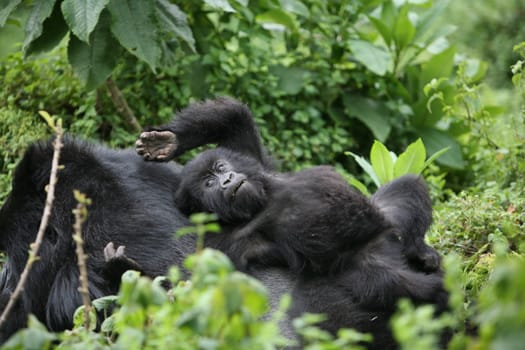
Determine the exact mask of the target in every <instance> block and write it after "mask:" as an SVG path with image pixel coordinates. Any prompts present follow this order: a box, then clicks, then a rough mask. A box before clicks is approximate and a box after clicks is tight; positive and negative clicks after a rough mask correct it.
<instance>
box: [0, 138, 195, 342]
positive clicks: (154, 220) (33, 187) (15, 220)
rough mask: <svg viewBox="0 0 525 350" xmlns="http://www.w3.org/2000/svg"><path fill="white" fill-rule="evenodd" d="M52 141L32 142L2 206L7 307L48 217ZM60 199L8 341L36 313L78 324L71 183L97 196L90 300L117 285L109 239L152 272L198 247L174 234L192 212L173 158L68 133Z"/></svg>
mask: <svg viewBox="0 0 525 350" xmlns="http://www.w3.org/2000/svg"><path fill="white" fill-rule="evenodd" d="M52 153H53V146H52V144H51V142H40V143H37V144H34V145H32V146H30V147H29V148H28V150H27V151H26V153H25V155H24V157H23V159H22V161H21V162H20V163H19V164H18V166H17V168H16V170H15V173H14V178H13V187H12V191H11V193H10V195H9V197H8V198H7V200H6V202H5V204H4V205H3V207H2V209H1V210H0V250H2V251H3V252H6V254H7V262H6V263H5V265H4V266H3V270H2V272H1V277H0V288H1V294H0V310H3V309H4V307H5V305H6V303H7V301H8V299H9V297H10V295H11V293H12V292H13V290H14V288H15V286H16V283H17V282H18V280H19V278H20V274H21V272H22V269H23V267H24V265H25V263H26V260H27V257H28V250H29V244H30V243H31V242H33V241H34V239H35V236H36V232H37V231H38V226H39V223H40V219H41V216H42V212H43V208H44V201H45V197H46V189H45V188H46V185H47V184H48V182H49V176H50V168H51V159H52ZM60 164H61V165H63V169H62V170H60V171H59V174H58V182H57V185H56V193H55V195H56V197H55V202H54V206H53V209H52V215H51V217H50V221H49V225H48V228H47V231H46V233H45V236H44V241H43V243H42V246H41V248H40V251H39V252H38V255H39V260H38V261H36V262H35V263H34V265H33V268H32V270H31V272H30V274H29V277H28V280H27V283H26V285H25V288H24V290H23V293H22V294H21V297H20V298H19V299H18V302H17V304H16V305H15V308H14V309H13V310H11V312H10V316H9V318H8V319H7V322H5V323H4V326H3V327H2V329H0V339H2V340H5V339H6V338H7V337H8V336H9V335H10V334H12V333H13V332H14V331H16V330H18V329H20V328H22V327H24V326H25V324H26V321H27V316H28V314H29V313H33V314H34V315H35V316H36V317H37V318H38V319H39V320H40V321H42V322H43V323H44V324H46V325H47V326H48V327H49V328H50V329H52V330H56V331H59V330H63V329H65V328H68V327H70V326H71V325H72V317H73V312H74V310H75V309H76V308H77V307H78V306H79V305H81V304H82V300H81V296H80V294H79V292H78V290H77V288H78V280H79V278H78V274H79V273H78V267H77V262H76V261H77V258H76V254H75V244H74V242H73V239H72V225H73V221H74V218H73V214H72V210H73V208H75V206H76V202H75V200H74V198H73V189H77V190H79V191H81V192H83V193H85V194H86V195H87V196H88V197H90V198H91V199H92V203H93V204H92V205H91V206H90V207H89V215H88V218H87V221H86V222H85V224H84V228H83V235H84V241H85V251H86V253H87V255H88V259H87V269H88V278H89V294H90V297H91V298H92V299H94V298H99V297H102V296H104V295H109V294H115V293H116V292H117V291H118V282H119V281H120V276H118V272H116V275H115V271H113V270H112V269H107V268H106V267H107V264H106V261H105V258H104V247H105V246H106V245H107V244H108V242H114V244H116V245H124V246H126V254H127V255H128V256H129V257H130V258H132V259H135V260H136V261H137V262H139V263H140V265H141V269H142V271H143V272H144V273H145V274H147V275H149V276H157V275H161V274H164V273H165V272H166V271H167V268H168V267H169V266H170V265H173V264H177V265H180V263H181V262H182V261H183V259H184V257H185V256H186V255H187V254H188V253H190V252H192V251H193V248H194V239H193V237H189V236H184V237H181V238H179V239H177V240H176V239H174V238H173V233H174V232H175V231H176V230H177V228H179V227H181V226H184V225H185V224H186V218H185V217H184V216H183V215H181V213H180V212H179V211H178V210H177V208H175V206H174V204H173V193H174V192H175V191H176V189H177V187H178V183H179V170H180V169H178V168H177V166H176V165H175V164H151V163H147V162H144V161H143V160H142V159H140V157H137V155H136V154H135V152H134V151H132V150H127V151H116V150H110V149H107V148H104V147H101V146H97V145H93V144H90V143H86V142H83V141H78V140H74V139H71V138H65V140H64V147H63V148H62V151H61V157H60Z"/></svg>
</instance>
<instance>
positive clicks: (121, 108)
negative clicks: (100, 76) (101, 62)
mask: <svg viewBox="0 0 525 350" xmlns="http://www.w3.org/2000/svg"><path fill="white" fill-rule="evenodd" d="M106 86H107V88H108V91H109V96H110V97H111V101H113V104H114V105H115V107H117V111H118V112H119V113H120V114H121V115H122V116H124V117H125V118H126V119H127V121H128V123H129V124H130V125H131V126H133V127H134V128H135V129H136V131H140V130H142V128H141V127H140V124H139V122H138V121H137V118H135V114H134V113H133V111H132V110H131V108H130V107H129V105H128V103H127V102H126V99H125V98H124V95H122V92H121V91H120V89H119V88H118V86H117V84H115V82H114V81H113V79H111V78H108V79H107V80H106Z"/></svg>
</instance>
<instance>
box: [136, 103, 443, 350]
mask: <svg viewBox="0 0 525 350" xmlns="http://www.w3.org/2000/svg"><path fill="white" fill-rule="evenodd" d="M208 143H216V144H217V148H215V149H211V150H207V151H204V152H202V153H200V154H199V155H198V156H197V157H195V158H194V159H193V160H191V161H190V162H188V164H186V166H185V167H184V169H183V171H182V174H181V175H182V176H181V178H182V181H181V183H180V186H179V189H178V191H177V194H176V202H177V205H178V207H179V209H181V211H182V212H184V213H186V214H191V213H194V212H212V213H216V214H217V216H218V217H219V220H220V223H221V227H222V233H221V234H218V235H217V234H210V235H207V237H206V244H207V245H208V246H211V247H214V248H218V249H220V250H222V251H224V252H225V253H226V254H227V255H228V256H229V257H230V258H231V259H232V261H233V262H234V263H235V265H236V266H237V267H238V268H239V269H242V270H249V269H250V268H251V267H253V266H257V265H264V266H286V267H287V268H289V269H290V270H291V271H292V272H294V274H296V275H297V276H298V281H297V283H296V285H295V287H294V289H293V291H292V296H293V300H294V303H293V307H292V310H291V313H292V315H294V316H297V315H299V314H301V313H302V312H305V311H308V312H322V313H325V314H327V316H328V320H327V321H326V322H325V323H324V324H323V325H322V326H323V327H324V328H325V329H327V330H330V331H332V332H335V331H337V329H338V328H340V327H343V326H344V327H353V328H356V329H358V330H360V331H365V332H371V333H373V335H374V339H375V342H374V344H373V347H374V348H381V347H384V346H393V345H394V344H395V343H394V341H393V339H392V337H391V335H390V332H389V330H388V319H389V316H390V315H391V314H392V313H393V311H394V310H395V305H396V302H397V300H398V299H399V298H402V297H408V298H411V299H412V301H414V302H416V303H435V304H437V305H438V307H439V309H443V308H445V307H446V303H447V294H446V292H445V291H444V290H443V287H442V279H441V275H440V273H439V271H438V268H439V255H438V254H437V252H436V251H435V250H434V249H432V248H431V247H429V246H427V245H426V244H425V243H424V235H425V232H426V230H427V229H428V227H429V225H430V223H431V219H432V210H431V204H430V199H429V197H428V193H427V191H426V187H425V185H424V183H422V181H421V180H420V179H419V178H418V177H417V176H405V177H403V178H400V179H398V180H396V181H394V182H392V183H390V184H389V185H387V186H385V187H383V188H381V189H380V190H379V191H378V192H377V193H376V195H374V196H373V197H372V198H371V199H370V200H369V199H368V198H366V197H365V196H363V195H362V194H361V193H359V192H357V191H355V190H353V189H352V188H351V187H350V186H349V185H348V184H347V183H346V182H345V181H344V179H343V178H342V177H341V176H340V175H339V174H337V173H336V172H335V171H334V169H333V168H331V167H327V166H319V167H313V168H310V169H306V170H303V171H299V172H295V173H279V172H275V171H274V170H273V162H272V160H271V159H270V158H269V157H268V156H267V153H266V151H265V149H264V148H263V146H262V145H261V141H260V136H259V132H258V130H257V128H256V126H255V124H254V121H253V118H252V116H251V113H250V111H249V110H248V108H247V107H246V106H244V105H242V104H240V103H239V102H237V101H234V100H231V99H226V98H221V99H217V100H214V101H207V102H204V103H200V104H195V105H192V106H190V107H188V108H187V109H185V110H183V111H182V112H180V113H179V114H178V115H177V117H176V118H175V119H174V120H173V121H172V122H171V123H170V124H168V125H165V126H162V127H157V128H152V129H149V131H146V132H143V133H142V134H141V136H140V139H139V140H138V141H137V144H136V146H137V147H136V148H137V151H138V153H139V154H140V155H142V156H143V157H144V159H146V160H156V161H166V160H169V159H173V158H175V157H177V156H179V155H180V154H182V153H183V152H185V151H186V150H189V149H191V148H194V147H197V146H200V145H203V144H208ZM423 271H426V272H431V273H424V272H423Z"/></svg>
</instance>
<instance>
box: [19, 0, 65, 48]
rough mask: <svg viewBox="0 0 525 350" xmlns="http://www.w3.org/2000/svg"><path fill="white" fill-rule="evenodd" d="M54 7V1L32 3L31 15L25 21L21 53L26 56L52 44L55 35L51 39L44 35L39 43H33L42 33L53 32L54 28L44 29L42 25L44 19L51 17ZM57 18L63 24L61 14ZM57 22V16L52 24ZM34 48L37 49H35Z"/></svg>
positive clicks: (43, 0)
mask: <svg viewBox="0 0 525 350" xmlns="http://www.w3.org/2000/svg"><path fill="white" fill-rule="evenodd" d="M54 5H55V0H36V1H34V2H33V6H32V7H31V14H30V15H29V18H28V19H27V22H26V27H25V33H26V37H25V39H24V43H23V44H22V51H23V52H24V54H25V55H26V56H27V55H29V54H31V53H36V52H39V51H43V50H45V49H43V50H41V49H40V48H42V47H44V48H45V47H48V45H45V44H46V43H49V42H52V41H53V40H52V39H53V38H55V37H56V36H55V35H51V38H48V37H49V35H44V39H43V40H40V43H38V44H36V45H35V41H36V40H37V39H38V38H40V37H41V36H42V33H44V34H50V33H49V31H51V32H53V33H54V32H55V30H54V28H55V27H54V26H46V27H48V28H44V23H45V21H46V19H47V18H49V17H51V14H54V13H55V12H56V11H53V8H54ZM59 10H60V9H59ZM58 17H60V19H62V22H63V18H62V14H61V13H59V16H58ZM57 21H59V19H58V18H57V16H54V19H53V22H57ZM46 22H47V21H46ZM45 29H48V30H45ZM66 31H67V30H66ZM51 34H52V33H51ZM64 34H65V33H64ZM62 37H63V35H62ZM49 44H50V43H49ZM35 46H36V47H37V48H35Z"/></svg>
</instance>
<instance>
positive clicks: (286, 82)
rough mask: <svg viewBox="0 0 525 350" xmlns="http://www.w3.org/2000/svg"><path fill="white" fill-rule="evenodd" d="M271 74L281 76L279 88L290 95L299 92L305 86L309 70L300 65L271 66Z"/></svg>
mask: <svg viewBox="0 0 525 350" xmlns="http://www.w3.org/2000/svg"><path fill="white" fill-rule="evenodd" d="M268 70H269V72H270V73H271V74H274V75H275V76H277V77H278V78H279V89H280V90H282V91H284V92H285V93H287V94H289V95H296V94H298V93H299V92H300V91H301V89H302V88H303V86H304V82H305V78H306V76H307V74H308V72H307V71H305V70H304V69H301V68H298V67H285V66H282V65H278V66H271V67H270V68H269V69H268Z"/></svg>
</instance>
